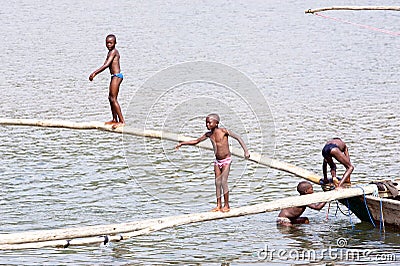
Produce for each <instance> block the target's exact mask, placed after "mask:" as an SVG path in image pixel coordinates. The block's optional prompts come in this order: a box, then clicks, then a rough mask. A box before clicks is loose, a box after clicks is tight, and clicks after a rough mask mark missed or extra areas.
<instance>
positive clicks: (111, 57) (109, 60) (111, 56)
mask: <svg viewBox="0 0 400 266" xmlns="http://www.w3.org/2000/svg"><path fill="white" fill-rule="evenodd" d="M116 54H117V52H116V50H115V49H114V50H112V51H111V52H110V53H109V54H108V56H107V58H106V61H104V64H103V65H102V66H101V67H99V68H98V69H96V70H95V71H93V73H92V74H90V76H89V80H90V81H92V80H93V79H94V77H95V76H96V75H97V74H99V73H101V72H103V71H104V70H105V69H107V68H108V67H109V66H110V65H111V63H112V61H113V60H114V57H115V56H116Z"/></svg>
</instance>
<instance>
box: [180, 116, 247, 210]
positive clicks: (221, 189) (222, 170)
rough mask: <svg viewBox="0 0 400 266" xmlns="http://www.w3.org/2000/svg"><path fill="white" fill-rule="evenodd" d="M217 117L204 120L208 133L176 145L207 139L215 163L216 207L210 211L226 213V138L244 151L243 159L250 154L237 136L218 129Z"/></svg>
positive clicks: (228, 166) (229, 157)
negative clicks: (213, 154)
mask: <svg viewBox="0 0 400 266" xmlns="http://www.w3.org/2000/svg"><path fill="white" fill-rule="evenodd" d="M219 121H220V120H219V115H217V114H209V115H208V116H207V118H206V127H207V129H208V130H210V131H208V132H206V133H205V134H204V135H203V136H201V137H200V138H198V139H195V140H191V141H182V142H180V143H179V144H178V145H176V149H179V148H180V147H181V146H182V145H196V144H198V143H199V142H202V141H204V140H206V139H207V138H209V139H210V140H211V143H212V145H213V147H214V153H215V161H214V174H215V190H216V196H217V207H215V208H214V209H212V210H211V211H213V212H217V211H221V212H228V211H229V210H230V207H229V190H228V175H229V171H230V167H231V162H232V159H231V152H230V150H229V143H228V137H229V136H230V137H232V138H234V139H236V140H237V141H238V142H239V144H240V146H242V148H243V151H244V157H245V158H246V159H248V158H250V153H249V151H248V150H247V147H246V144H245V143H244V141H243V140H242V138H241V137H240V136H239V135H236V134H235V133H233V132H232V131H230V130H228V129H226V128H219V127H218V124H219ZM221 193H223V195H224V207H222V199H221Z"/></svg>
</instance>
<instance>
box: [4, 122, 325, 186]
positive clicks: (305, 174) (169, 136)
mask: <svg viewBox="0 0 400 266" xmlns="http://www.w3.org/2000/svg"><path fill="white" fill-rule="evenodd" d="M0 125H13V126H37V127H56V128H69V129H82V130H83V129H86V130H90V129H97V130H103V131H109V132H114V133H122V134H129V135H135V136H142V137H149V138H158V139H166V140H170V141H187V140H191V139H193V138H190V137H187V136H183V135H180V134H176V133H171V132H164V131H157V130H143V129H138V128H133V127H131V126H128V125H126V126H124V127H117V128H115V129H113V128H112V126H111V125H105V124H104V122H96V121H94V122H71V121H65V120H37V119H5V118H0ZM197 146H198V147H201V148H204V149H212V146H211V145H210V143H208V142H201V143H199V144H198V145H197ZM231 152H232V154H233V155H235V156H238V157H243V151H242V150H241V149H237V148H233V149H232V150H231ZM249 160H250V161H253V162H256V163H259V164H261V165H264V166H268V167H271V168H273V169H277V170H281V171H285V172H287V173H291V174H293V175H296V176H298V177H301V178H304V179H306V180H308V181H311V182H313V183H315V184H318V182H319V180H320V179H321V177H320V176H319V175H317V174H315V173H313V172H311V171H308V170H305V169H303V168H300V167H297V166H295V165H292V164H288V163H285V162H281V161H278V160H275V159H272V158H269V157H267V156H264V155H262V154H259V153H255V152H250V159H249Z"/></svg>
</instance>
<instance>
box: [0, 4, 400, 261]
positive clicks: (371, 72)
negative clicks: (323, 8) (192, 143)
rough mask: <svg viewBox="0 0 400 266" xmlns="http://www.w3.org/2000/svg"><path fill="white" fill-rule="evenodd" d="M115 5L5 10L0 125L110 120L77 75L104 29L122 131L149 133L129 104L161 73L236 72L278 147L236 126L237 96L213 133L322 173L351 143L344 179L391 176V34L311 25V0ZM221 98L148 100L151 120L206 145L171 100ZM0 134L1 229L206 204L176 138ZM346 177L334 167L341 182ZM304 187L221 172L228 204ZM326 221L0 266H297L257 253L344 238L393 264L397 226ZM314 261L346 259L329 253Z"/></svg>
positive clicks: (399, 162)
mask: <svg viewBox="0 0 400 266" xmlns="http://www.w3.org/2000/svg"><path fill="white" fill-rule="evenodd" d="M308 2H309V3H308ZM341 2H342V3H341ZM325 4H326V5H327V6H330V5H340V4H348V3H345V2H343V1H325V2H324V5H325ZM357 4H358V5H375V4H376V3H375V2H374V1H370V0H364V1H361V2H360V1H359V2H357ZM385 4H387V5H396V4H397V3H395V1H386V3H385ZM109 5H110V3H109V2H107V1H104V0H100V1H96V2H95V3H94V2H90V1H79V2H78V1H76V0H73V1H68V2H65V3H63V2H62V1H61V2H57V3H51V4H49V3H47V2H46V1H44V2H40V3H36V2H32V1H18V2H9V3H8V4H7V5H3V7H2V11H0V13H1V16H0V21H1V22H2V23H1V25H2V29H1V30H2V31H3V32H4V34H3V36H4V38H5V41H4V43H3V49H2V51H3V52H2V54H1V55H0V59H1V62H2V65H3V68H2V72H1V73H0V75H1V79H0V89H1V91H2V101H1V104H0V111H1V114H2V117H5V118H9V117H11V118H43V119H68V120H73V121H92V120H96V121H108V120H110V117H109V116H110V110H109V103H108V100H107V95H108V91H107V86H108V83H109V76H108V74H106V73H102V74H101V75H99V76H98V78H97V80H96V81H95V82H93V83H89V81H88V80H87V79H88V75H89V74H90V72H91V71H92V70H93V68H94V67H96V66H98V62H99V60H102V59H103V58H104V56H105V55H106V54H105V53H106V48H105V46H104V37H105V36H106V35H107V34H109V33H111V32H112V33H115V34H116V35H117V38H118V44H117V47H118V48H119V51H120V53H121V67H122V70H123V72H124V76H125V80H124V82H123V83H122V85H121V91H120V94H119V102H120V104H121V105H122V111H123V112H126V114H127V115H126V119H127V123H128V124H129V123H135V124H136V123H140V122H143V123H145V122H146V121H137V119H138V118H139V117H136V116H135V113H129V112H128V110H130V109H131V108H130V107H129V105H130V104H134V103H132V102H130V99H132V97H133V96H134V95H139V94H135V93H136V92H137V90H138V89H139V88H141V85H143V84H144V83H145V82H146V80H148V79H149V78H151V77H152V76H154V75H156V73H158V72H159V71H161V70H163V69H165V68H167V67H171V66H174V65H176V64H180V63H183V62H190V61H210V62H217V63H221V64H225V65H227V66H231V67H232V68H234V69H237V70H238V71H240V72H242V73H244V74H245V75H246V76H247V77H248V78H249V79H250V80H251V81H253V82H254V84H256V86H257V89H258V90H259V91H260V92H262V94H263V95H264V96H265V98H266V100H267V102H268V105H269V106H268V110H269V108H270V111H268V115H265V116H264V115H260V118H259V119H260V120H263V119H265V121H268V122H271V123H273V127H274V128H273V129H271V132H273V133H271V139H273V141H271V139H269V140H267V141H269V142H268V143H259V142H257V140H258V139H257V136H258V135H257V134H259V132H256V131H255V130H254V131H253V127H246V126H245V125H247V124H251V120H250V119H248V120H250V121H247V120H246V119H244V118H243V117H242V116H243V114H244V113H245V111H246V110H247V109H246V108H244V107H243V108H242V106H241V104H240V101H237V99H235V98H234V97H231V98H229V97H230V96H229V97H227V98H226V99H224V100H226V101H225V102H226V105H221V106H213V104H215V103H216V101H210V103H207V104H209V108H210V109H213V108H215V110H219V111H220V110H221V111H220V112H223V111H224V110H225V111H226V113H225V114H224V116H223V117H222V118H223V119H222V122H223V125H224V126H226V127H227V128H229V129H231V130H233V131H235V132H238V133H240V134H241V135H243V137H244V138H245V139H246V141H248V142H250V143H249V146H250V151H252V150H253V151H254V150H257V149H259V148H260V146H261V145H263V144H265V145H267V146H268V147H272V146H273V147H274V148H275V149H273V150H272V151H271V150H267V152H266V153H267V154H266V155H268V156H270V157H275V158H277V159H279V160H283V161H286V162H289V163H293V164H295V165H298V166H300V167H303V168H306V169H307V170H310V171H313V172H316V173H319V174H321V163H322V157H321V148H322V146H323V144H324V143H325V141H326V140H327V139H329V138H331V137H336V136H339V137H342V138H343V139H344V140H345V141H346V143H347V144H348V145H349V149H350V156H351V159H352V162H353V164H354V165H355V172H354V174H353V175H352V177H351V178H352V181H360V182H363V183H368V182H369V181H370V180H371V179H376V178H391V177H396V176H397V173H399V172H400V157H399V156H398V155H397V154H398V150H399V144H398V141H397V136H398V128H399V127H400V119H399V116H398V113H399V105H398V102H399V101H400V99H399V93H398V88H399V80H400V79H399V74H398V69H399V67H400V65H399V62H400V58H399V53H397V52H396V51H397V50H398V44H399V43H398V42H399V40H398V38H396V37H394V36H391V35H385V34H383V33H379V32H374V31H369V30H367V29H360V28H357V27H353V26H351V25H342V24H340V23H337V22H334V21H331V20H324V19H322V18H320V17H317V16H312V15H305V14H304V10H306V9H308V8H313V7H315V6H314V5H315V3H314V2H311V1H306V2H304V1H303V2H301V1H287V2H278V1H267V2H265V1H250V2H246V1H242V2H240V1H239V2H238V1H235V2H218V1H217V2H216V1H205V2H202V3H197V4H193V3H189V2H187V3H183V2H182V3H175V2H170V1H150V2H132V1H125V0H122V1H119V2H118V5H113V8H112V10H110V9H109V8H108V7H109ZM331 15H333V16H338V17H341V18H344V19H347V20H352V21H355V22H357V23H361V24H367V25H372V24H374V26H376V27H380V28H386V29H388V30H392V31H396V30H398V29H396V28H395V27H396V25H399V23H396V22H398V20H399V17H398V15H397V14H395V13H393V12H336V13H332V14H331ZM82 44H84V45H82ZM181 85H182V84H181ZM219 88H220V87H219V85H217V84H212V85H209V86H208V85H206V84H205V83H201V82H199V83H198V84H191V85H188V84H185V85H182V86H177V87H176V88H175V90H172V91H173V92H175V94H171V95H168V97H167V98H162V99H158V100H159V101H158V102H157V104H159V105H157V110H156V111H154V110H152V111H153V112H152V114H153V117H152V118H153V119H154V118H160V120H157V119H154V121H156V122H155V123H158V122H160V121H162V122H160V124H159V125H157V126H159V127H160V128H163V127H164V128H167V129H168V130H169V131H174V132H183V133H185V134H187V135H190V136H200V135H201V134H203V133H204V132H205V126H204V121H203V120H204V118H202V117H203V114H198V113H197V112H200V111H198V110H204V109H205V110H204V112H205V111H208V108H206V107H208V105H206V107H205V106H202V104H203V103H201V101H200V102H199V101H193V102H190V101H189V102H182V103H179V99H181V98H180V97H182V95H183V94H184V95H185V97H187V96H188V95H189V96H190V95H191V92H194V91H195V90H197V92H198V91H200V92H204V95H207V93H209V94H213V95H215V92H216V91H218V90H219ZM148 92H149V93H151V92H152V91H151V88H148ZM246 93H247V92H246ZM248 93H249V94H251V93H252V92H248ZM144 95H146V93H144ZM221 97H222V96H221ZM211 98H212V97H211ZM243 98H246V97H243ZM169 99H171V101H173V102H178V103H179V104H178V105H177V106H178V107H177V109H176V110H175V109H173V110H172V111H171V112H172V113H166V112H167V111H166V110H169V109H168V107H169V105H168V104H169V103H170V102H171V101H169ZM145 104H150V105H151V104H152V103H145ZM200 105H201V106H200ZM232 105H234V107H232ZM249 106H251V104H250V105H249ZM164 107H165V108H166V109H165V110H164ZM200 107H201V108H200ZM179 108H180V109H179ZM218 108H219V109H218ZM178 109H179V110H178ZM140 111H141V112H142V113H144V114H145V113H146V112H147V111H148V110H140ZM178 111H179V112H178ZM174 112H176V113H182V112H186V113H185V115H186V116H185V117H184V118H185V119H186V117H188V119H187V120H188V121H186V120H185V121H184V123H183V124H182V123H178V124H176V120H175V119H174V118H176V117H177V115H176V113H174ZM202 112H203V111H202ZM142 113H141V114H142ZM271 114H272V116H273V120H274V121H270V119H271V118H270V116H271ZM163 117H167V118H169V119H166V120H164V121H163V120H162V118H163ZM182 119H183V118H182ZM254 128H255V126H254ZM175 129H176V130H175ZM0 138H1V143H0V151H1V153H0V154H1V159H2V164H0V173H1V174H2V178H1V179H0V186H1V187H2V192H0V195H1V197H0V209H1V214H2V224H1V230H0V231H1V232H16V231H26V230H33V229H50V228H63V227H79V226H87V225H98V224H110V223H120V222H127V221H135V220H142V219H149V218H155V217H164V216H170V215H178V214H183V213H194V212H203V211H207V210H209V209H211V208H212V207H213V206H214V204H215V196H214V193H215V192H214V177H213V172H212V165H211V163H212V160H213V154H212V151H209V150H201V149H198V148H196V147H185V149H181V150H179V151H178V152H177V151H175V150H174V146H175V145H176V143H174V142H171V141H160V140H156V139H143V138H139V137H134V136H121V135H117V134H109V133H106V132H98V131H73V130H65V129H45V128H32V127H11V126H8V127H3V126H1V127H0ZM253 140H254V141H253ZM272 142H274V143H272ZM232 145H237V143H235V141H233V142H232ZM252 145H254V146H252ZM268 153H271V154H268ZM342 171H343V168H342V167H341V166H338V172H339V174H340V173H342ZM298 182H299V179H298V178H296V177H293V176H291V175H289V174H286V173H282V172H280V171H277V170H273V169H267V168H263V167H260V166H258V165H255V164H253V163H249V162H246V161H244V160H243V159H242V158H234V162H233V165H232V171H231V175H230V177H229V185H230V188H231V194H230V195H231V201H232V207H237V206H244V205H248V204H255V203H261V202H266V201H272V200H274V199H278V198H283V197H288V196H294V195H297V192H296V191H295V188H296V185H297V183H298ZM315 190H316V191H320V190H319V188H317V187H315ZM325 212H326V208H324V209H323V210H322V211H321V212H315V211H312V210H306V213H305V215H306V216H308V217H309V218H310V221H311V224H310V225H300V226H296V227H293V228H280V227H277V226H276V224H275V218H276V216H277V212H270V213H265V214H259V215H254V216H248V217H239V218H233V219H227V220H219V221H210V222H207V223H198V224H192V225H185V226H180V227H177V228H171V229H166V230H163V231H160V232H154V233H152V234H150V235H147V236H140V237H136V238H134V239H131V240H127V241H123V242H122V243H113V245H112V247H109V248H105V249H104V248H102V249H100V248H99V247H98V246H84V247H72V248H68V249H52V248H47V249H32V250H21V251H3V252H2V254H1V255H0V263H2V264H14V265H26V264H40V265H41V264H51V265H58V264H60V263H61V264H63V263H68V264H74V265H87V264H106V265H108V264H112V265H127V264H204V263H215V264H218V265H219V264H223V265H229V264H230V265H236V264H245V263H249V264H250V263H251V264H256V265H257V264H259V265H264V264H265V263H268V264H275V265H285V264H287V263H293V264H306V263H308V262H302V261H287V260H283V259H277V260H274V261H267V262H266V261H263V260H260V259H259V258H257V252H258V251H260V250H262V249H264V248H265V246H266V245H267V246H268V247H270V248H275V249H286V250H287V249H294V250H301V249H310V250H318V251H320V250H322V249H324V248H325V249H327V248H329V247H336V246H337V240H338V239H339V238H344V239H346V240H347V241H348V248H349V249H357V248H364V247H367V248H368V249H371V250H373V251H374V252H378V253H379V252H381V253H383V252H392V253H396V254H399V253H400V252H399V250H400V248H399V246H400V243H399V240H398V236H399V233H398V230H395V229H390V228H387V229H386V231H385V232H381V231H380V230H379V229H374V228H371V226H369V225H367V224H364V223H359V221H358V220H357V219H356V218H355V217H353V218H352V223H354V226H352V223H351V222H350V221H349V218H348V217H346V216H344V215H343V214H341V213H337V215H336V216H335V215H334V213H333V211H332V210H331V212H330V214H329V220H328V221H326V220H325V216H326V213H325ZM311 263H312V264H325V263H328V264H335V265H343V264H347V265H352V264H354V261H349V260H340V259H331V258H327V257H325V258H324V261H317V262H311ZM363 263H364V264H367V263H368V262H363ZM388 263H389V262H388ZM393 265H395V263H393Z"/></svg>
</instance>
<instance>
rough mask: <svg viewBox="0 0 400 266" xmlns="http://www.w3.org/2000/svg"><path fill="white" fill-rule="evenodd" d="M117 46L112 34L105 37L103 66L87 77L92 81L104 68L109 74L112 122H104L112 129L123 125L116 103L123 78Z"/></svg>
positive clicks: (123, 121) (118, 106) (119, 108)
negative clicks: (105, 52) (105, 54)
mask: <svg viewBox="0 0 400 266" xmlns="http://www.w3.org/2000/svg"><path fill="white" fill-rule="evenodd" d="M116 44H117V38H116V37H115V35H113V34H109V35H108V36H107V37H106V47H107V49H108V54H107V58H106V61H105V62H104V64H103V65H102V66H101V67H100V68H98V69H96V70H95V71H94V72H93V73H92V74H90V76H89V80H90V81H92V80H93V79H94V77H95V76H96V75H97V74H99V73H101V72H103V71H104V70H105V69H106V68H109V70H110V74H111V81H110V87H109V94H108V100H109V101H110V106H111V113H112V117H113V118H112V120H111V121H109V122H106V124H108V125H113V126H112V127H113V128H116V127H118V126H123V125H125V120H124V117H123V116H122V112H121V107H120V105H119V103H118V101H117V97H118V92H119V86H120V85H121V82H122V80H123V79H124V76H123V75H122V73H121V68H120V64H119V60H120V55H119V52H118V50H117V49H116V48H115V45H116Z"/></svg>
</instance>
